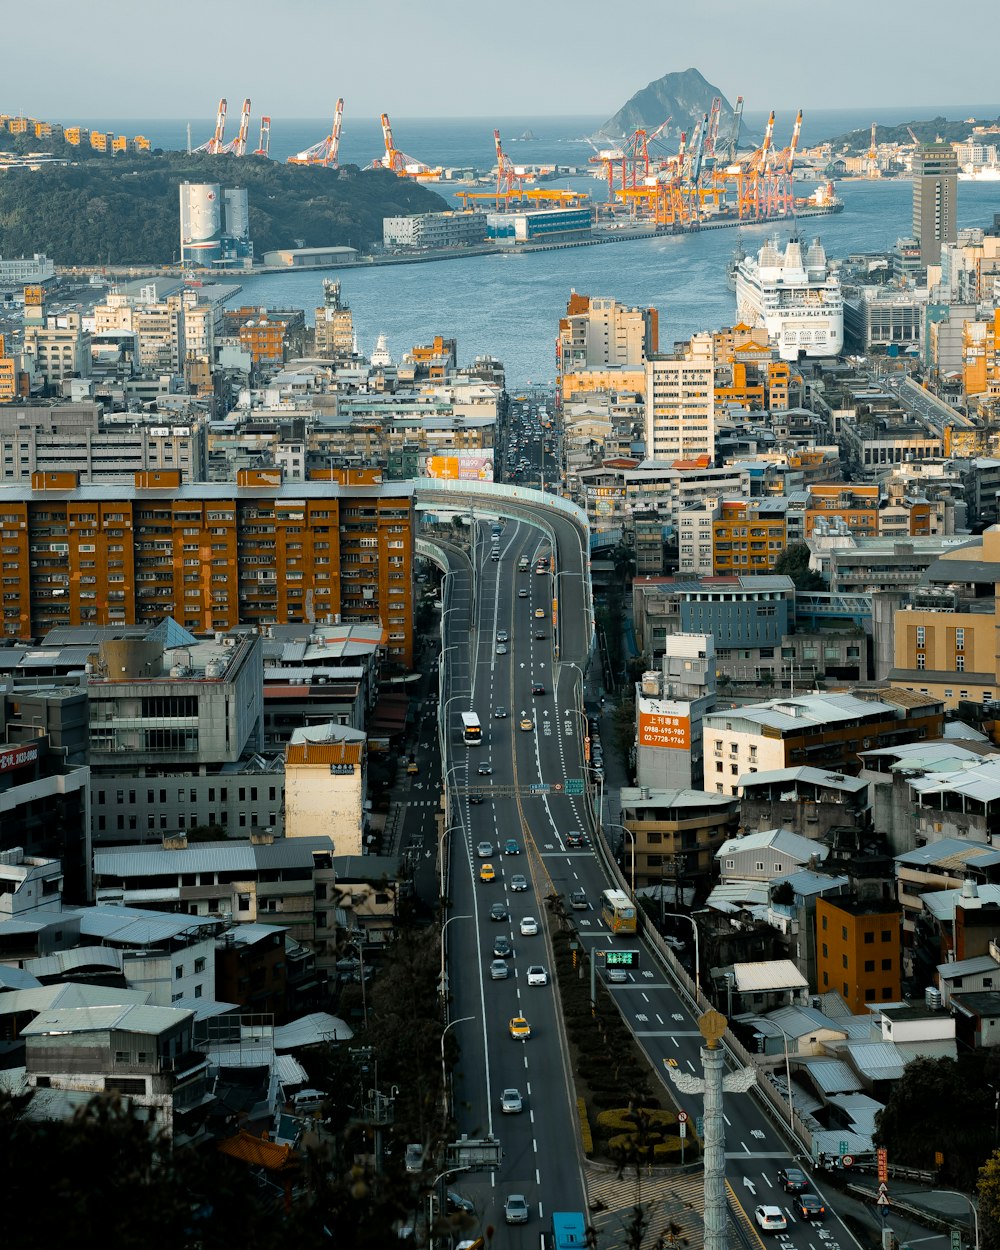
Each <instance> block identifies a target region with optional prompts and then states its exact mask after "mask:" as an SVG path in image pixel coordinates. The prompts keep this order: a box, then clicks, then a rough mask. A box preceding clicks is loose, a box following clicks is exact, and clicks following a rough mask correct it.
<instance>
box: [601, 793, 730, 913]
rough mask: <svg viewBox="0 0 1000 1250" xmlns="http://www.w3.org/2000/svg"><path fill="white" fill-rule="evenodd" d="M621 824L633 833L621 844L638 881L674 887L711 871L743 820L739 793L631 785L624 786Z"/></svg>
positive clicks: (703, 876) (636, 882)
mask: <svg viewBox="0 0 1000 1250" xmlns="http://www.w3.org/2000/svg"><path fill="white" fill-rule="evenodd" d="M621 808H622V824H623V826H624V827H625V829H627V830H628V832H629V834H630V835H631V839H630V840H628V841H626V842H625V844H624V845H623V847H622V853H623V856H624V860H625V862H627V864H628V867H629V871H631V868H632V856H633V855H634V857H635V859H634V864H635V884H636V885H637V886H650V885H658V886H660V887H661V888H663V887H666V888H667V889H668V890H670V891H671V893H670V894H668V897H670V898H672V891H673V889H674V888H675V886H677V887H679V886H680V884H681V883H682V882H683V883H690V881H691V880H692V878H701V879H706V878H708V877H710V876H711V873H712V868H713V864H714V859H715V854H716V851H717V850H718V849H719V847H720V846H721V845H722V844H723V843H724V842H725V840H726V839H727V838H728V837H730V836H731V835H732V833H733V831H734V830H735V828H736V822H737V820H738V815H739V813H738V805H737V801H736V800H735V799H734V798H731V797H729V796H725V795H719V794H706V793H705V792H704V791H702V790H688V789H656V788H652V787H649V786H635V787H630V786H626V787H625V788H624V789H623V790H622V792H621Z"/></svg>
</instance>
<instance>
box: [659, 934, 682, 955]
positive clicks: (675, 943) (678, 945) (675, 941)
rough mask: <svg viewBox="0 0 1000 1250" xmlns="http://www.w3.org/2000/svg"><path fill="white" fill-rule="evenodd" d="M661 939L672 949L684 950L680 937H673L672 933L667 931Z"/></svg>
mask: <svg viewBox="0 0 1000 1250" xmlns="http://www.w3.org/2000/svg"><path fill="white" fill-rule="evenodd" d="M663 940H664V942H666V944H667V945H668V946H669V947H670V949H671V950H672V951H682V950H684V943H683V942H682V941H681V940H680V938H676V937H674V936H673V934H672V933H668V934H667V935H666V937H665V938H664V939H663Z"/></svg>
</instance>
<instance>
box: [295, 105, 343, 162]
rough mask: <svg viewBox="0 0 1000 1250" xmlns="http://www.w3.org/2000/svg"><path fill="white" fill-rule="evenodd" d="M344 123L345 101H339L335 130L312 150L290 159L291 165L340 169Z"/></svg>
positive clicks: (336, 110)
mask: <svg viewBox="0 0 1000 1250" xmlns="http://www.w3.org/2000/svg"><path fill="white" fill-rule="evenodd" d="M343 121H344V101H343V99H342V98H341V99H339V100H338V101H337V107H336V108H335V109H334V113H333V129H332V130H331V131H330V133H329V134H328V135H327V136H326V138H325V139H321V140H320V141H319V143H314V144H313V145H312V147H311V148H306V150H305V151H304V152H299V153H298V154H297V155H296V156H290V157H289V158H288V164H289V165H322V166H324V167H325V168H327V169H339V168H340V130H341V126H342V125H343Z"/></svg>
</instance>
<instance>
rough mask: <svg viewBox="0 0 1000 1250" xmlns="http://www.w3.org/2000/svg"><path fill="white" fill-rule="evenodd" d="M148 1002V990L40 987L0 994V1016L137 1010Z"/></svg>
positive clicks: (62, 985)
mask: <svg viewBox="0 0 1000 1250" xmlns="http://www.w3.org/2000/svg"><path fill="white" fill-rule="evenodd" d="M149 999H150V991H149V990H123V989H120V988H118V987H116V986H111V985H87V984H83V983H82V982H61V983H59V984H57V985H40V986H38V988H37V989H23V990H10V991H8V992H7V993H6V994H0V1015H18V1014H19V1013H20V1012H23V1011H35V1012H39V1011H55V1010H58V1009H59V1008H63V1007H65V1008H67V1009H71V1008H77V1007H105V1006H114V1007H121V1006H138V1007H141V1006H144V1005H145V1004H146V1003H148V1002H149Z"/></svg>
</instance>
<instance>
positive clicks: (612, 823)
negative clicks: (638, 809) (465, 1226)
mask: <svg viewBox="0 0 1000 1250" xmlns="http://www.w3.org/2000/svg"><path fill="white" fill-rule="evenodd" d="M600 825H601V828H602V829H603V828H604V822H603V821H601V822H600ZM608 828H609V829H620V830H621V831H622V833H625V834H628V836H629V838H630V839H631V840H632V871H631V883H632V897H633V898H635V834H634V833H633V832H632V830H631V829H629V828H628V826H627V825H621V824H619V823H618V821H616V820H609V821H608Z"/></svg>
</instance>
